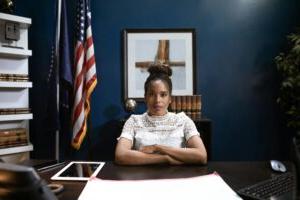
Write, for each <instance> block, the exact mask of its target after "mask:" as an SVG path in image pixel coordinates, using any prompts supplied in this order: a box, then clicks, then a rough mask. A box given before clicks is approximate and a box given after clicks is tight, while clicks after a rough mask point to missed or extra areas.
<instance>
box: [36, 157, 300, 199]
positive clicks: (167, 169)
mask: <svg viewBox="0 0 300 200" xmlns="http://www.w3.org/2000/svg"><path fill="white" fill-rule="evenodd" d="M285 164H286V166H287V169H288V171H291V172H292V173H294V174H295V173H296V171H295V167H294V165H293V164H292V163H290V162H285ZM60 168H61V167H57V168H54V169H51V170H47V171H43V172H40V173H39V174H40V176H41V177H42V178H44V179H45V180H46V181H47V182H50V177H51V176H52V175H53V174H54V173H56V172H57V171H58V170H59V169H60ZM214 171H216V172H218V173H219V174H220V175H221V177H222V178H223V179H224V180H225V181H226V183H227V184H228V185H229V186H230V187H231V188H232V189H233V190H238V189H240V188H243V187H245V186H247V185H251V184H254V183H256V182H259V181H262V180H265V179H268V178H270V177H272V176H273V175H275V174H277V173H275V172H273V171H272V170H271V168H270V164H269V162H267V161H265V162H263V161H262V162H209V163H208V164H207V165H206V166H195V165H184V166H169V165H152V166H119V165H116V164H114V163H113V162H106V163H105V165H104V167H103V168H102V169H101V171H100V172H99V174H98V176H97V177H98V178H101V179H108V180H141V179H143V180H145V179H162V178H183V177H192V176H199V175H205V174H209V173H212V172H214ZM295 176H296V174H295ZM52 182H55V183H61V184H63V185H64V187H65V190H64V191H63V192H62V193H61V194H59V196H58V198H59V199H64V200H73V199H77V198H78V197H79V195H80V193H81V191H82V190H83V188H84V186H85V182H79V181H78V182H72V181H52Z"/></svg>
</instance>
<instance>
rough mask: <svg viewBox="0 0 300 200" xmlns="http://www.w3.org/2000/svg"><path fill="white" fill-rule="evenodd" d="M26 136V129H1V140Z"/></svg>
mask: <svg viewBox="0 0 300 200" xmlns="http://www.w3.org/2000/svg"><path fill="white" fill-rule="evenodd" d="M19 135H26V129H25V128H11V129H0V138H2V137H11V136H19Z"/></svg>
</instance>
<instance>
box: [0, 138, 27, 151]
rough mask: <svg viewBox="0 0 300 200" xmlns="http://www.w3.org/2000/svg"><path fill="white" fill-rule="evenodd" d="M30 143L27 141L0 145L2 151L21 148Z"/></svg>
mask: <svg viewBox="0 0 300 200" xmlns="http://www.w3.org/2000/svg"><path fill="white" fill-rule="evenodd" d="M28 144H29V143H28V142H27V140H26V141H18V142H10V143H6V144H0V149H5V148H10V147H19V146H26V145H28Z"/></svg>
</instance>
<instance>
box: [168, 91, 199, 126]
mask: <svg viewBox="0 0 300 200" xmlns="http://www.w3.org/2000/svg"><path fill="white" fill-rule="evenodd" d="M201 108H202V102H201V95H182V96H172V100H171V104H170V106H169V108H168V110H169V111H170V112H175V113H179V112H185V114H186V115H187V116H189V117H190V118H191V119H192V120H194V121H197V120H199V119H201Z"/></svg>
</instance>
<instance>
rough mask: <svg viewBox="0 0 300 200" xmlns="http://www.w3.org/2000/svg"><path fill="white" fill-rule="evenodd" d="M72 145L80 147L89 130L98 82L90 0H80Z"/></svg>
mask: <svg viewBox="0 0 300 200" xmlns="http://www.w3.org/2000/svg"><path fill="white" fill-rule="evenodd" d="M76 40H77V41H76V46H75V80H74V93H75V99H74V105H73V116H72V124H73V138H72V146H73V147H74V148H75V149H79V148H80V145H81V143H82V141H83V139H84V137H85V135H86V132H87V117H88V115H89V112H90V96H91V93H92V92H93V90H94V88H95V86H96V84H97V76H96V65H95V56H94V45H93V37H92V28H91V11H90V2H89V0H78V7H77V35H76Z"/></svg>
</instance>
